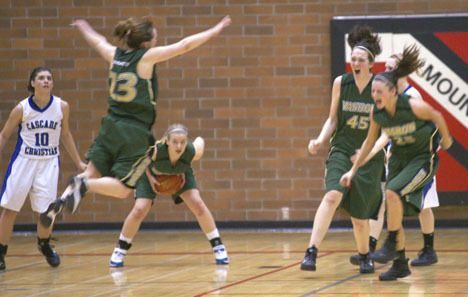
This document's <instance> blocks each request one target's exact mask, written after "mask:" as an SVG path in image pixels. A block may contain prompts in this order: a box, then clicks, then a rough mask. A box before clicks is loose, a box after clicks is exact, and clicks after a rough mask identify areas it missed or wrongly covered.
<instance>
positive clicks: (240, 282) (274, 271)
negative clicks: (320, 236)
mask: <svg viewBox="0 0 468 297" xmlns="http://www.w3.org/2000/svg"><path fill="white" fill-rule="evenodd" d="M331 254H333V252H327V253H323V254H322V255H320V256H317V258H322V257H326V256H328V255H331ZM301 262H302V261H298V262H295V263H293V264H289V265H287V266H283V267H281V268H278V269H274V270H271V271H268V272H265V273H262V274H258V275H254V276H251V277H248V278H245V279H241V280H239V281H237V282H233V283H230V284H227V285H225V286H222V287H219V288H216V289H213V290H210V291H206V292H203V293H200V294H197V295H194V296H193V297H200V296H205V295H208V294H211V293H213V292H218V291H221V290H224V289H227V288H229V287H233V286H236V285H239V284H243V283H246V282H248V281H251V280H254V279H257V278H260V277H263V276H265V275H270V274H273V273H276V272H279V271H282V270H286V269H289V268H291V267H294V266H296V265H299V264H300V263H301Z"/></svg>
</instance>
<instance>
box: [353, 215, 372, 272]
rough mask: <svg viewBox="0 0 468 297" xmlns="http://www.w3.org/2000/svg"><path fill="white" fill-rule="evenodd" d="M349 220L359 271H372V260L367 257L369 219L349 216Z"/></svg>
mask: <svg viewBox="0 0 468 297" xmlns="http://www.w3.org/2000/svg"><path fill="white" fill-rule="evenodd" d="M351 222H352V223H353V234H354V240H355V241H356V246H357V250H358V255H359V260H358V261H359V262H358V263H359V272H361V273H373V272H374V262H373V261H372V260H371V259H370V257H369V229H370V228H369V220H362V219H358V218H354V217H351Z"/></svg>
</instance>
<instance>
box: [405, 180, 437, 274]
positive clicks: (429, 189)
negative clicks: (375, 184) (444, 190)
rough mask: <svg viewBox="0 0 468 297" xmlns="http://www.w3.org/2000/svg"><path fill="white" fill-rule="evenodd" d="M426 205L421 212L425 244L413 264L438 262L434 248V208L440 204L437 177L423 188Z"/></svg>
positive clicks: (420, 219)
mask: <svg viewBox="0 0 468 297" xmlns="http://www.w3.org/2000/svg"><path fill="white" fill-rule="evenodd" d="M423 195H424V205H423V209H422V210H421V212H420V213H419V223H420V225H421V231H422V234H423V240H424V246H423V248H422V249H421V250H420V251H419V253H418V257H417V258H416V259H413V260H412V261H411V265H412V266H428V265H432V264H435V263H437V261H438V258H437V253H436V251H435V249H434V230H435V218H434V212H433V211H432V208H434V207H438V206H439V197H438V195H437V187H436V178H435V177H434V178H433V180H432V181H431V182H430V183H428V184H426V185H425V186H424V189H423Z"/></svg>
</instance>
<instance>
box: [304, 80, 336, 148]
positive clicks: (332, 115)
mask: <svg viewBox="0 0 468 297" xmlns="http://www.w3.org/2000/svg"><path fill="white" fill-rule="evenodd" d="M340 91H341V76H338V77H337V78H335V80H334V81H333V87H332V98H331V105H330V112H329V114H328V118H327V120H326V121H325V123H324V124H323V127H322V130H321V131H320V134H319V136H318V137H317V138H315V139H311V140H310V141H309V146H308V150H309V153H311V154H312V155H315V154H317V151H318V150H319V149H320V147H321V146H322V145H323V144H324V143H325V142H328V141H329V140H330V137H331V136H332V134H333V132H335V129H336V125H337V123H338V119H337V113H338V107H339V105H340Z"/></svg>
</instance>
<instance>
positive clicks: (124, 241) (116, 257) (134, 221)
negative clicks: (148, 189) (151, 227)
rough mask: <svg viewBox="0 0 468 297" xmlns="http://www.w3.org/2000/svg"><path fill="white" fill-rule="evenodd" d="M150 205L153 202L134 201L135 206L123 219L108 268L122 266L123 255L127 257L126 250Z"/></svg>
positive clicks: (145, 200)
mask: <svg viewBox="0 0 468 297" xmlns="http://www.w3.org/2000/svg"><path fill="white" fill-rule="evenodd" d="M152 205H153V201H152V200H151V199H147V198H137V199H136V200H135V205H134V206H133V208H132V210H131V211H130V213H129V214H128V216H127V218H126V219H125V222H124V224H123V227H122V230H121V232H120V236H119V240H118V242H117V246H116V247H115V248H114V251H113V252H112V256H111V258H110V260H109V266H110V267H122V266H124V258H125V255H127V252H128V250H129V249H130V247H131V246H132V241H133V238H134V237H135V235H136V234H137V232H138V230H139V229H140V226H141V223H142V222H143V220H144V219H145V217H146V215H147V214H148V212H149V211H150V210H151V206H152Z"/></svg>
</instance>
